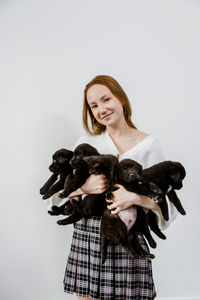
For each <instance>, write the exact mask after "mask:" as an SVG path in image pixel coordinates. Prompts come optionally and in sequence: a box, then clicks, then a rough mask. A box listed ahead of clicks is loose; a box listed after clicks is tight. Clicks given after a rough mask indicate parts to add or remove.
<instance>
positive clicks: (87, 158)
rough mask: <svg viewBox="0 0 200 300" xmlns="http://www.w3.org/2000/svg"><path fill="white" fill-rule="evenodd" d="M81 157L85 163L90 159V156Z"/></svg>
mask: <svg viewBox="0 0 200 300" xmlns="http://www.w3.org/2000/svg"><path fill="white" fill-rule="evenodd" d="M82 159H83V160H84V161H85V162H86V163H88V162H89V161H90V159H91V156H84V157H83V158H82Z"/></svg>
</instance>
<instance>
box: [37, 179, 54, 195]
mask: <svg viewBox="0 0 200 300" xmlns="http://www.w3.org/2000/svg"><path fill="white" fill-rule="evenodd" d="M57 178H58V175H57V174H53V175H51V177H50V178H49V179H48V180H47V182H46V183H45V184H44V185H43V187H41V189H40V194H41V195H44V194H46V193H47V191H48V189H49V188H50V187H51V186H52V184H54V182H55V181H56V180H57Z"/></svg>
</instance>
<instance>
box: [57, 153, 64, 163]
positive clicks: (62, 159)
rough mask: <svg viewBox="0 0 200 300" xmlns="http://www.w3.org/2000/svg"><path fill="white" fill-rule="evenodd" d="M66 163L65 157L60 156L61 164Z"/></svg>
mask: <svg viewBox="0 0 200 300" xmlns="http://www.w3.org/2000/svg"><path fill="white" fill-rule="evenodd" d="M65 161H66V158H64V157H63V156H61V155H59V157H58V162H59V164H63V163H64V162H65Z"/></svg>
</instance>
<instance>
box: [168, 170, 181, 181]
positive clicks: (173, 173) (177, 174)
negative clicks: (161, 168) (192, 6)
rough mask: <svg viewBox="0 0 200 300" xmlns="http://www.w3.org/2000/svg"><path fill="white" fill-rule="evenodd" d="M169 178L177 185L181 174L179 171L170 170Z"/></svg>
mask: <svg viewBox="0 0 200 300" xmlns="http://www.w3.org/2000/svg"><path fill="white" fill-rule="evenodd" d="M169 176H170V178H171V179H172V180H173V182H175V183H177V182H178V181H179V180H180V178H181V173H180V172H179V171H175V170H172V171H171V172H170V175H169Z"/></svg>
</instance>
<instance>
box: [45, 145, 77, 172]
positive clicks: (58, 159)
mask: <svg viewBox="0 0 200 300" xmlns="http://www.w3.org/2000/svg"><path fill="white" fill-rule="evenodd" d="M72 156H73V152H72V151H70V150H67V149H64V148H62V149H60V150H58V151H56V152H55V153H54V154H53V156H52V159H53V162H52V164H51V165H50V166H49V170H50V171H51V172H53V173H56V174H58V173H59V172H60V171H61V170H62V168H63V167H64V166H65V165H66V163H69V161H70V160H71V158H72Z"/></svg>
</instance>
